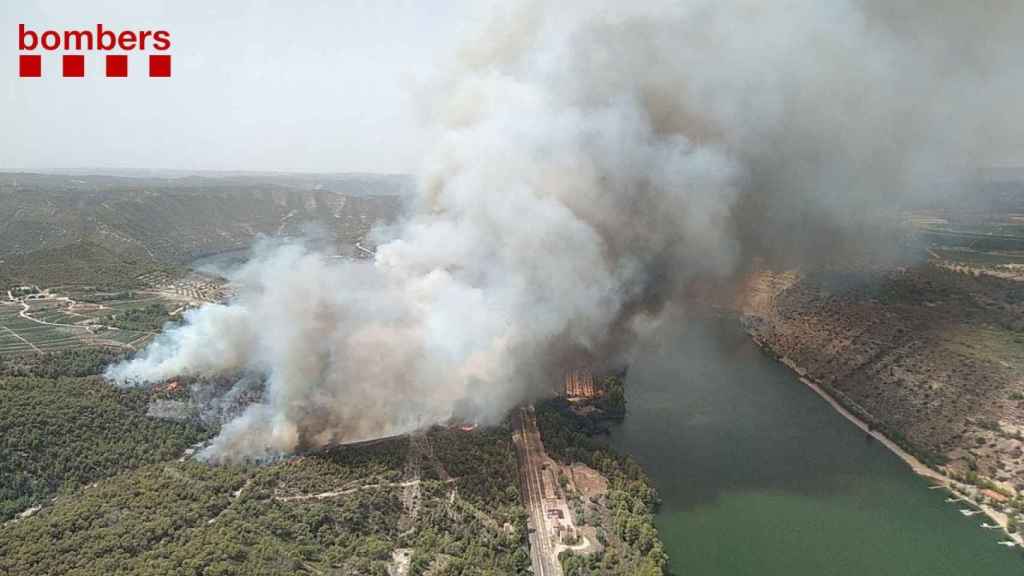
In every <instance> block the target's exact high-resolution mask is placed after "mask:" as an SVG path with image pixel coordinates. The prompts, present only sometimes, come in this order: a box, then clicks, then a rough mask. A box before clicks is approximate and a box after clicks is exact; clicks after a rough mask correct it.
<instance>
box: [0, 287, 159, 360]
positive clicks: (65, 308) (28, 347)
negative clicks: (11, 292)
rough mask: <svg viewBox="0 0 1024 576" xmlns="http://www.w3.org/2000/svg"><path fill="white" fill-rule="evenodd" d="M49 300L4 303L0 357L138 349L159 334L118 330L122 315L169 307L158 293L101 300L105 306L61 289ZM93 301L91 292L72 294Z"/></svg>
mask: <svg viewBox="0 0 1024 576" xmlns="http://www.w3.org/2000/svg"><path fill="white" fill-rule="evenodd" d="M47 292H48V293H47V294H45V295H44V296H43V297H39V298H29V299H26V300H24V301H11V300H6V301H3V302H0V354H21V353H30V352H36V353H38V352H53V351H57V350H69V349H75V348H83V347H92V346H103V347H114V348H127V349H135V348H138V347H139V346H141V345H143V344H145V342H147V341H148V340H149V339H150V338H152V337H153V336H154V335H155V331H150V330H138V329H124V328H118V327H117V326H116V324H117V320H118V318H119V315H120V314H122V313H125V312H128V311H132V310H138V309H142V308H145V307H147V306H150V305H152V304H165V303H168V301H167V300H166V298H164V297H162V296H160V295H158V294H152V293H138V292H124V293H121V294H108V295H101V296H102V297H101V298H95V299H96V300H100V301H99V302H80V301H76V300H75V299H74V298H70V297H68V296H67V295H66V294H65V293H62V292H60V291H59V289H56V290H51V291H47ZM71 293H73V294H74V297H76V298H86V299H89V298H90V296H92V295H90V294H89V293H88V292H87V291H82V290H77V291H74V292H71Z"/></svg>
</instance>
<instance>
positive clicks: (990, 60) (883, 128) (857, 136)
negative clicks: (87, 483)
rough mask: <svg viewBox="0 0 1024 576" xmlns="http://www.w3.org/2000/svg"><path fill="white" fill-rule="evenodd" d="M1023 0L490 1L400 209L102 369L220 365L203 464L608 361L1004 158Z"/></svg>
mask: <svg viewBox="0 0 1024 576" xmlns="http://www.w3.org/2000/svg"><path fill="white" fill-rule="evenodd" d="M1022 11H1024V5H1021V4H1020V3H1016V2H1011V1H1005V2H996V1H991V2H978V3H965V2H946V1H938V2H936V1H928V2H925V1H923V0H921V1H903V2H899V1H897V2H890V1H887V0H864V1H853V0H849V1H843V0H835V1H831V2H821V1H817V0H788V1H785V0H784V1H781V2H762V1H761V0H731V1H723V0H690V1H686V2H629V3H623V2H619V1H618V0H616V1H614V2H612V1H607V2H596V1H586V2H559V3H557V5H556V4H554V3H552V4H551V5H541V4H537V3H531V4H527V5H525V6H519V7H516V8H515V9H511V10H507V9H506V11H505V12H503V13H501V14H500V15H499V16H498V17H497V18H496V19H495V21H494V23H492V25H491V26H489V27H488V28H486V29H485V30H484V31H483V32H482V33H480V34H479V36H478V37H477V38H476V39H475V40H474V41H471V42H469V43H468V44H467V46H466V47H465V49H464V50H463V51H462V52H461V54H460V58H459V60H458V62H456V63H453V64H452V66H451V67H450V71H449V73H448V74H446V75H445V76H444V77H442V78H438V79H437V80H436V82H435V83H434V84H433V85H432V86H431V91H430V94H429V95H425V96H424V102H425V105H424V107H425V109H426V111H427V113H428V114H429V116H430V118H431V120H432V121H433V125H434V126H435V128H436V134H437V141H436V146H434V147H433V149H432V150H431V152H430V153H429V154H428V156H427V157H426V158H425V161H424V163H423V167H422V170H421V172H420V174H419V177H418V182H419V183H418V186H417V192H416V198H415V202H414V206H413V208H412V209H411V210H410V213H409V214H408V215H407V216H406V217H405V218H404V219H403V221H402V223H401V224H400V225H399V226H396V227H393V228H392V229H390V230H389V231H388V232H382V233H381V234H382V238H380V240H381V244H380V247H379V249H378V250H377V254H376V258H375V259H374V260H373V261H339V260H337V259H331V258H329V257H328V256H327V255H325V254H323V253H322V252H321V251H318V250H316V249H312V248H309V247H307V246H304V245H301V244H291V245H284V246H280V245H279V246H276V247H264V248H263V249H259V250H257V252H256V255H255V256H254V258H253V259H252V260H251V261H250V262H249V263H248V264H246V265H245V266H244V267H242V268H241V269H240V270H239V271H237V272H236V273H235V275H234V278H233V280H234V281H235V282H236V283H237V285H238V286H239V287H240V288H239V292H238V294H237V296H236V297H235V298H234V299H233V300H232V301H231V302H230V303H229V304H228V305H208V306H204V307H202V308H200V309H198V310H194V311H191V312H189V313H188V314H187V315H186V317H185V321H184V323H183V324H182V325H181V326H180V327H176V328H171V329H169V330H168V331H167V332H165V333H164V334H163V335H161V336H160V337H159V338H158V339H157V340H156V341H154V342H153V343H152V344H151V345H150V346H149V347H148V348H146V349H145V350H144V351H143V352H142V353H140V354H139V355H138V356H137V357H136V358H134V359H132V360H130V361H128V362H125V363H123V364H120V365H117V366H114V367H112V368H111V369H110V370H109V372H108V374H107V376H108V377H109V378H110V379H112V380H114V381H116V382H120V383H132V382H153V381H160V380H163V379H166V378H169V377H172V376H176V375H216V374H225V373H234V372H236V371H245V372H249V373H255V374H259V375H261V376H262V377H264V378H265V379H266V391H265V394H264V397H263V400H262V401H261V402H259V403H257V404H254V405H251V406H250V407H249V408H248V409H247V410H246V411H245V413H244V414H243V415H242V416H240V417H238V418H237V419H235V420H233V421H232V422H230V423H229V424H228V425H226V426H225V427H224V428H223V430H222V432H221V434H220V436H219V437H218V438H217V439H216V440H215V442H214V444H213V445H212V446H211V447H210V448H209V449H208V450H207V452H206V456H208V457H210V458H213V459H215V460H219V459H232V458H245V457H257V458H258V457H264V456H268V455H274V454H278V453H285V452H289V451H293V450H296V449H303V448H308V447H316V446H322V445H326V444H329V443H334V442H346V441H356V440H362V439H368V438H373V437H377V436H382V435H388V434H393V433H399V432H405V431H410V430H414V429H416V428H419V427H422V426H426V425H430V424H433V423H437V422H443V421H445V420H447V419H449V418H451V417H458V418H464V419H471V420H477V421H480V422H481V423H488V422H494V421H496V420H498V419H500V418H502V417H503V416H504V414H506V413H507V411H508V410H509V409H510V408H511V407H513V406H514V405H515V404H517V403H519V402H522V401H524V400H526V399H529V398H531V397H534V396H536V395H539V394H543V393H544V391H545V390H546V389H548V388H549V387H550V385H551V384H552V382H554V381H557V379H558V377H559V375H560V372H559V371H558V368H559V366H564V364H565V363H566V362H568V361H572V360H573V359H575V358H580V357H591V358H595V357H596V358H612V357H615V358H628V353H629V352H628V342H629V341H630V336H631V335H632V334H634V333H635V332H636V330H637V326H639V325H643V324H644V323H645V321H647V320H650V319H652V318H655V317H656V316H657V314H658V312H659V310H660V309H661V307H662V306H663V305H664V304H665V303H666V302H667V301H670V300H671V299H672V298H673V296H674V295H676V294H678V293H679V291H680V290H681V289H682V288H683V287H685V286H686V284H687V283H688V282H689V281H691V280H694V279H704V278H711V279H723V278H728V277H729V276H730V275H732V274H735V273H736V272H737V270H739V269H741V268H742V267H743V266H744V265H745V263H746V262H748V261H749V260H750V259H751V258H752V257H754V256H758V257H761V258H765V259H768V260H769V261H778V262H785V263H793V262H809V261H815V260H821V259H835V258H841V257H842V254H844V253H845V251H847V250H851V249H856V250H864V249H871V248H878V249H880V250H884V249H885V248H887V246H886V245H884V242H887V241H888V240H887V239H886V236H885V235H884V234H881V233H880V230H881V229H882V228H884V225H885V224H887V223H888V222H890V221H891V220H892V219H893V218H894V216H895V211H896V210H897V206H898V203H899V202H900V201H901V200H902V199H904V198H906V197H908V196H909V197H920V196H921V195H927V194H929V193H930V187H931V185H932V184H933V183H934V182H936V181H939V180H942V181H949V180H950V179H956V178H960V177H965V176H967V175H969V174H970V173H971V172H972V171H973V170H974V169H976V168H977V167H978V166H984V165H991V164H998V163H1005V162H1008V161H1011V162H1012V161H1019V160H1020V159H1021V158H1022V156H1024V154H1022V152H1024V146H1022V143H1024V116H1022V115H1020V114H1019V113H1017V110H1016V107H1015V100H1016V99H1017V98H1018V97H1019V96H1018V95H1019V94H1020V93H1021V91H1020V89H1021V88H1022V87H1024V67H1021V66H1019V64H1018V63H1017V62H1016V60H1017V59H1018V58H1019V55H1020V54H1022V53H1024V52H1022V51H1021V48H1024V42H1022V40H1021V38H1022V37H1024V35H1021V34H1019V30H1020V29H1021V26H1020V25H1021V24H1022V23H1024V18H1021V16H1022V15H1024V13H1022Z"/></svg>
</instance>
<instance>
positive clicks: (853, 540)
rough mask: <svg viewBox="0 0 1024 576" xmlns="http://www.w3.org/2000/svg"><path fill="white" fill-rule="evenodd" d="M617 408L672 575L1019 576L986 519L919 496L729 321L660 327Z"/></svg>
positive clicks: (939, 497) (923, 490) (907, 477)
mask: <svg viewBox="0 0 1024 576" xmlns="http://www.w3.org/2000/svg"><path fill="white" fill-rule="evenodd" d="M627 400H628V405H629V415H628V416H627V418H626V420H625V421H624V422H623V423H622V424H621V425H620V426H617V427H615V428H614V430H613V432H612V442H613V444H615V446H616V447H617V448H619V449H620V450H622V451H623V452H625V453H627V454H630V455H631V456H633V457H634V458H635V459H636V460H637V461H638V462H639V463H640V464H641V465H642V466H643V467H644V469H645V470H646V471H647V473H648V474H649V475H650V476H651V479H652V480H653V483H654V485H655V487H656V488H657V489H658V492H659V494H660V496H661V498H662V500H663V504H662V507H661V509H660V511H659V512H658V515H657V518H656V524H657V526H658V530H659V532H660V535H661V539H662V541H663V542H664V544H665V548H666V551H667V552H668V554H669V558H670V565H671V569H672V572H673V574H677V575H678V576H693V575H701V576H704V575H728V576H740V575H746V574H757V575H785V576H803V575H807V576H812V575H813V576H828V575H837V576H846V575H850V576H852V575H857V576H880V575H894V576H912V575H921V576H946V575H948V576H987V575H990V574H991V575H996V574H998V575H1021V574H1024V556H1022V555H1021V554H1020V552H1019V551H1017V550H1016V549H1010V548H1006V547H1003V546H1000V545H998V544H997V541H999V540H1002V539H1003V538H1001V536H1002V534H1001V532H998V531H995V530H986V529H983V528H981V527H980V524H981V523H982V522H984V521H986V520H987V518H986V517H985V516H983V515H976V516H972V517H965V516H963V515H962V514H961V513H960V512H959V509H960V508H962V507H963V506H961V505H959V504H949V503H946V502H945V499H946V498H947V496H948V495H947V494H946V492H945V491H943V490H929V489H928V486H929V484H928V483H927V482H926V481H925V480H924V479H922V478H920V477H918V476H917V475H915V474H914V473H913V472H912V471H911V470H910V468H909V467H908V466H907V465H906V464H904V463H903V461H901V460H900V459H898V458H897V457H896V456H895V455H893V454H892V453H891V452H889V451H888V450H886V449H885V447H884V446H882V445H881V444H879V443H878V442H875V441H873V440H869V439H868V437H867V436H866V435H865V434H864V433H863V432H862V431H861V430H859V429H858V428H856V427H855V426H854V425H853V424H852V423H850V422H848V421H847V420H845V419H844V418H843V417H842V416H840V415H839V414H837V413H836V412H835V411H834V410H832V408H831V407H830V406H829V405H828V404H827V403H826V402H825V401H824V400H822V399H821V398H820V397H818V396H817V395H816V394H815V393H814V392H813V391H811V390H809V389H808V388H807V387H806V386H804V385H803V384H802V383H801V382H800V381H799V380H797V379H796V377H795V376H794V375H793V374H792V373H791V372H790V371H789V370H788V369H786V368H785V367H784V366H782V365H780V364H779V363H778V362H776V361H775V360H773V359H771V358H770V357H768V356H767V355H765V354H763V353H762V352H761V350H760V349H758V348H757V347H756V346H755V345H754V344H753V343H752V342H751V341H750V339H749V337H747V335H746V334H744V333H743V332H742V331H741V329H740V327H739V326H738V324H737V322H736V321H735V320H733V319H727V318H711V319H709V318H704V319H699V320H693V319H690V320H686V321H683V320H680V321H678V322H674V323H672V325H671V326H669V327H666V328H663V329H662V330H661V333H660V334H659V335H658V337H656V338H652V339H651V342H649V343H648V344H647V345H646V346H645V347H644V350H642V351H641V354H640V358H638V359H637V361H635V362H634V364H633V366H632V368H631V369H630V373H629V376H628V384H627Z"/></svg>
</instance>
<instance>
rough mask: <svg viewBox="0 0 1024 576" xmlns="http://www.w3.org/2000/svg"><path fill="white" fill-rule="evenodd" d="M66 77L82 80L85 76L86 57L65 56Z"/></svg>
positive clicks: (76, 55)
mask: <svg viewBox="0 0 1024 576" xmlns="http://www.w3.org/2000/svg"><path fill="white" fill-rule="evenodd" d="M63 61H64V77H65V78H81V77H83V76H85V56H83V55H81V54H65V55H64V58H63Z"/></svg>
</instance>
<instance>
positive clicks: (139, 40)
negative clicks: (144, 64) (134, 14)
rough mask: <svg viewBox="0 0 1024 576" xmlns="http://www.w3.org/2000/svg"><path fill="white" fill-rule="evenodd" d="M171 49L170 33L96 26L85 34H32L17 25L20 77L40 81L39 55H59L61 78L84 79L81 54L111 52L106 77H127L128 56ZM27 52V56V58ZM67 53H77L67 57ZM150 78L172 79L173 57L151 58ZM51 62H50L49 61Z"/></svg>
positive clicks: (166, 55)
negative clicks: (41, 52)
mask: <svg viewBox="0 0 1024 576" xmlns="http://www.w3.org/2000/svg"><path fill="white" fill-rule="evenodd" d="M170 48H171V33H170V32H168V31H167V30H121V31H115V30H111V29H108V28H105V27H104V26H103V25H102V24H97V25H96V28H95V29H85V30H40V31H36V30H32V29H30V28H28V27H27V26H25V25H24V24H19V25H18V50H19V51H20V52H19V54H18V75H19V76H21V77H22V78H38V77H40V76H42V75H43V56H42V55H41V54H37V53H34V52H36V51H45V52H60V53H61V56H60V62H61V75H62V76H64V77H65V78H81V77H83V76H85V74H86V70H85V55H84V54H82V53H81V52H93V51H99V52H110V53H108V54H105V55H104V56H105V60H106V76H107V77H108V78H124V77H127V76H128V54H126V52H133V51H137V52H166V51H167V50H169V49H170ZM26 52H28V53H27V54H26ZM68 52H78V53H77V54H68ZM148 57H149V58H148V60H149V76H150V77H153V78H168V77H170V75H171V55H170V54H162V53H161V54H152V53H150V54H148ZM47 60H48V61H49V60H50V59H49V58H48V59H47ZM54 61H56V59H54Z"/></svg>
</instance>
